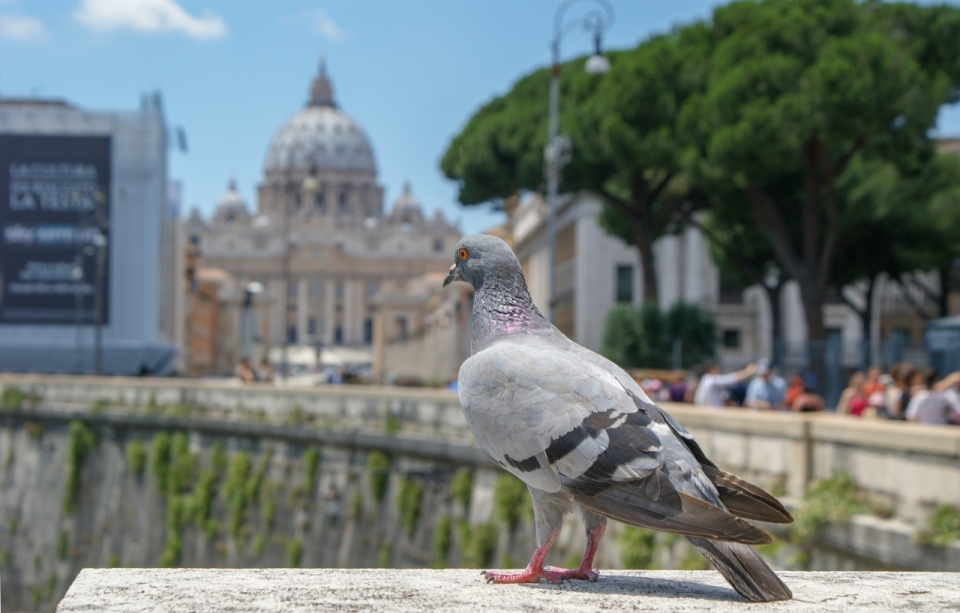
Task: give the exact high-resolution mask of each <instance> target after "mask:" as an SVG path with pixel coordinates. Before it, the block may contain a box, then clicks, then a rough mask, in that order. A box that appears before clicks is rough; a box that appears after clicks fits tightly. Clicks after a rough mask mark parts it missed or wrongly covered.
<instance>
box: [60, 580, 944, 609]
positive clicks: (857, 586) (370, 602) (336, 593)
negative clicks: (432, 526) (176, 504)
mask: <svg viewBox="0 0 960 613" xmlns="http://www.w3.org/2000/svg"><path fill="white" fill-rule="evenodd" d="M781 577H782V578H783V579H784V581H785V582H786V583H787V585H789V586H790V587H791V589H792V590H793V594H794V600H792V601H788V602H778V603H769V604H749V603H747V602H745V601H744V600H742V599H741V598H740V597H739V596H737V595H736V593H734V591H733V590H732V589H730V587H729V586H728V585H727V584H726V582H724V580H723V579H722V578H721V577H720V575H719V574H717V573H716V572H713V571H615V572H608V573H603V572H601V578H600V581H599V582H598V583H583V582H579V581H577V582H572V583H566V584H564V585H563V586H554V585H547V584H538V585H487V584H486V583H485V582H484V581H483V580H482V578H481V576H480V574H479V571H473V570H442V571H437V570H374V569H337V570H324V569H310V570H307V569H296V570H287V569H264V570H220V569H212V570H211V569H174V570H155V569H112V570H105V569H86V570H84V571H83V572H81V573H80V576H79V577H77V580H76V581H75V582H74V583H73V585H72V586H71V587H70V589H69V590H68V591H67V595H66V596H65V597H64V599H63V601H61V603H60V606H59V607H58V608H57V612H58V613H74V612H76V613H79V612H81V611H82V612H84V613H92V612H97V611H110V612H111V613H144V612H148V611H149V612H158V613H159V612H161V611H162V612H170V613H180V612H183V613H186V612H194V611H203V612H205V613H219V612H226V611H229V612H231V613H236V612H241V611H249V612H255V613H268V612H270V613H273V612H280V611H283V612H290V613H299V612H307V611H373V612H394V611H397V612H399V611H404V612H405V611H430V612H431V613H443V612H468V611H469V612H472V611H559V612H563V613H567V612H570V613H573V612H581V611H583V612H586V611H591V612H592V611H633V610H651V611H710V612H711V613H724V612H726V611H750V612H751V613H753V612H757V611H817V612H822V611H895V610H896V611H900V610H909V611H953V610H960V573H885V572H884V573H868V572H831V573H813V572H807V573H805V572H784V573H781Z"/></svg>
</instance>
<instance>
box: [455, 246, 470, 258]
mask: <svg viewBox="0 0 960 613" xmlns="http://www.w3.org/2000/svg"><path fill="white" fill-rule="evenodd" d="M469 255H470V252H469V251H467V250H466V249H465V248H464V247H460V251H457V256H459V258H460V259H461V260H465V259H467V257H468V256H469Z"/></svg>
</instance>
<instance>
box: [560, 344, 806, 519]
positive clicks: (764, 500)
mask: <svg viewBox="0 0 960 613" xmlns="http://www.w3.org/2000/svg"><path fill="white" fill-rule="evenodd" d="M567 350H568V351H570V352H571V353H573V354H575V355H577V357H579V358H582V359H584V360H585V361H588V362H590V363H592V364H593V365H595V366H597V367H599V368H602V369H604V370H606V371H607V372H609V373H611V375H613V376H614V377H615V378H616V379H617V381H618V382H619V383H620V384H621V385H622V386H623V388H624V389H625V390H626V391H627V392H628V393H630V394H633V395H634V396H635V397H636V398H637V399H638V402H640V403H641V404H642V405H643V410H644V411H645V412H646V413H647V414H650V415H653V416H654V417H659V418H660V419H662V420H663V421H664V422H665V423H666V424H667V425H668V426H669V427H670V430H672V431H673V433H674V434H675V435H676V437H677V439H678V440H680V441H681V442H682V443H683V444H684V445H685V446H686V447H687V449H689V450H690V453H692V454H693V457H694V458H696V460H697V462H699V464H700V468H701V469H702V470H703V472H704V474H705V475H706V476H707V478H708V479H709V480H710V481H711V482H712V483H713V485H714V487H715V488H716V490H717V494H718V495H719V497H720V502H722V503H723V505H724V506H725V507H726V508H727V510H728V511H730V512H731V513H733V514H734V515H736V516H738V517H742V518H744V519H752V520H756V521H765V522H771V523H778V524H779V523H790V522H792V521H793V516H791V515H790V512H789V511H787V509H786V508H785V507H784V506H783V505H782V504H781V503H780V501H779V500H777V499H776V498H774V497H773V496H772V495H771V494H769V493H767V492H766V491H764V490H763V489H761V488H759V487H757V486H756V485H753V484H752V483H749V482H748V481H746V480H744V479H741V478H740V477H737V476H736V475H732V474H730V473H728V472H724V471H722V470H720V469H719V468H717V465H716V464H714V463H713V462H711V461H710V459H709V458H708V457H707V455H706V454H705V453H704V452H703V449H701V448H700V445H699V444H698V443H697V441H696V439H695V438H694V437H693V435H692V434H690V433H689V432H687V430H686V429H685V428H684V427H683V426H681V425H680V424H679V423H677V421H676V420H674V419H673V417H671V416H670V414H669V413H667V412H666V411H664V410H663V409H661V408H660V407H658V406H656V405H655V404H653V402H651V401H650V399H649V398H648V397H647V396H646V394H644V392H643V390H642V389H641V388H640V386H639V385H638V384H637V382H636V381H634V379H633V377H631V376H630V375H629V374H627V373H626V371H624V370H623V369H622V368H620V367H619V366H617V365H616V364H614V363H613V362H611V361H610V360H608V359H607V358H605V357H603V356H601V355H598V354H596V353H594V352H592V351H590V350H589V349H586V348H585V347H581V346H580V345H577V344H575V343H571V344H570V345H569V346H568V347H567Z"/></svg>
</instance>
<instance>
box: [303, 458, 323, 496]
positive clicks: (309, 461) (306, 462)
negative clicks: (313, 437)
mask: <svg viewBox="0 0 960 613" xmlns="http://www.w3.org/2000/svg"><path fill="white" fill-rule="evenodd" d="M318 464H320V453H319V452H318V451H317V450H316V449H314V448H313V447H311V448H310V449H307V450H306V451H304V452H303V474H304V481H303V487H304V489H306V491H307V492H311V493H312V492H313V488H314V484H315V483H316V479H317V465H318Z"/></svg>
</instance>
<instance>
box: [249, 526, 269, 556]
mask: <svg viewBox="0 0 960 613" xmlns="http://www.w3.org/2000/svg"><path fill="white" fill-rule="evenodd" d="M266 544H267V535H266V533H264V532H261V533H260V534H258V535H257V536H255V537H253V543H252V544H251V548H252V549H253V555H255V556H256V557H258V558H259V557H260V555H261V554H262V553H263V547H264V546H265V545H266Z"/></svg>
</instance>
